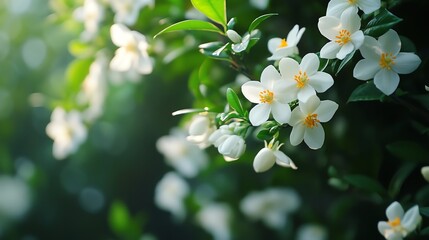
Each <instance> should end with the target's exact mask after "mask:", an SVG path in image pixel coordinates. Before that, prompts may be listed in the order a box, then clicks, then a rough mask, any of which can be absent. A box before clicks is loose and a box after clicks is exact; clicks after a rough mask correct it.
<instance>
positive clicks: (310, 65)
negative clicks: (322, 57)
mask: <svg viewBox="0 0 429 240" xmlns="http://www.w3.org/2000/svg"><path fill="white" fill-rule="evenodd" d="M319 65H320V61H319V57H317V55H316V54H314V53H308V54H306V55H305V56H304V57H303V58H302V60H301V63H300V64H299V66H300V68H301V70H302V71H303V72H306V73H307V75H308V76H311V75H313V74H315V73H316V72H317V70H318V69H319Z"/></svg>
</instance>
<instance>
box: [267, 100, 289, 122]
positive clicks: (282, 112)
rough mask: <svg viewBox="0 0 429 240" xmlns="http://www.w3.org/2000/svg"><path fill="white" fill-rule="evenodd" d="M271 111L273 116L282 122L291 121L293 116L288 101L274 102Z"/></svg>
mask: <svg viewBox="0 0 429 240" xmlns="http://www.w3.org/2000/svg"><path fill="white" fill-rule="evenodd" d="M271 111H272V114H273V118H274V119H275V120H276V121H277V122H279V123H281V124H285V123H287V122H289V119H290V116H291V110H290V106H289V104H287V103H280V102H274V103H273V104H271Z"/></svg>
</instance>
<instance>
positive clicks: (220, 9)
mask: <svg viewBox="0 0 429 240" xmlns="http://www.w3.org/2000/svg"><path fill="white" fill-rule="evenodd" d="M191 2H192V5H193V6H194V7H195V8H196V9H197V10H198V11H200V12H202V13H203V14H204V15H206V16H207V17H208V18H210V19H211V20H213V21H215V22H217V23H219V24H221V25H222V26H223V28H224V30H225V29H226V1H225V0H191Z"/></svg>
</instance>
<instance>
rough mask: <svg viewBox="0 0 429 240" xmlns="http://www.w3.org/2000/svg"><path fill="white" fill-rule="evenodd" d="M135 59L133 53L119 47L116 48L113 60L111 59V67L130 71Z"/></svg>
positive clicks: (121, 70) (115, 69) (116, 69)
mask: <svg viewBox="0 0 429 240" xmlns="http://www.w3.org/2000/svg"><path fill="white" fill-rule="evenodd" d="M133 60H134V59H133V55H130V54H127V52H126V51H125V50H124V49H121V48H119V49H118V50H116V54H115V56H114V57H113V58H112V61H110V68H111V69H112V70H114V71H118V72H125V71H128V70H130V69H131V67H132V64H133Z"/></svg>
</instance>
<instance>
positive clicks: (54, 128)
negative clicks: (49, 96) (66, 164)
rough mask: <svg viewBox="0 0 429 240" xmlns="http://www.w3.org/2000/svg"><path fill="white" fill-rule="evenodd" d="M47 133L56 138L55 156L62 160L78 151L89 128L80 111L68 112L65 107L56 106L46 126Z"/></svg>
mask: <svg viewBox="0 0 429 240" xmlns="http://www.w3.org/2000/svg"><path fill="white" fill-rule="evenodd" d="M46 133H47V135H48V136H49V137H50V138H52V139H53V140H54V145H53V149H52V150H53V155H54V157H55V158H56V159H59V160H60V159H64V158H66V157H67V156H68V155H70V154H72V153H74V152H76V150H77V149H78V148H79V146H80V145H81V144H82V143H83V142H84V141H85V140H86V136H87V129H86V127H85V125H84V123H83V122H82V116H81V114H80V113H79V112H78V111H76V110H72V111H70V112H66V111H65V110H64V109H63V108H61V107H56V108H55V109H54V111H53V112H52V114H51V121H50V122H49V123H48V125H47V126H46Z"/></svg>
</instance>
